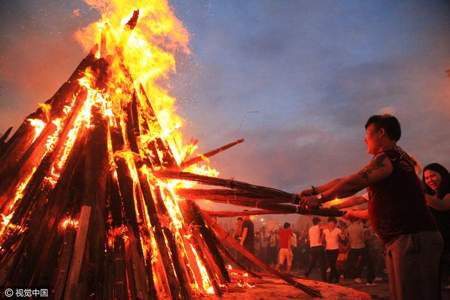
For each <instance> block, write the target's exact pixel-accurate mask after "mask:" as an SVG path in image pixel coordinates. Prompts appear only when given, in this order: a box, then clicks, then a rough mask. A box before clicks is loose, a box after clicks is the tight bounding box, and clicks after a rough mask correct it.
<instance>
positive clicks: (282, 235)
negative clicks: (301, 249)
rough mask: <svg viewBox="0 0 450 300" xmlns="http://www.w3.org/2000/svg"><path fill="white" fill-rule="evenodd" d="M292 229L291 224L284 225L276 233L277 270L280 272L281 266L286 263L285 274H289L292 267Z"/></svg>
mask: <svg viewBox="0 0 450 300" xmlns="http://www.w3.org/2000/svg"><path fill="white" fill-rule="evenodd" d="M292 235H293V232H292V229H291V224H289V223H287V222H286V223H284V225H283V228H281V229H280V230H279V232H278V241H279V249H280V250H279V252H278V265H277V270H278V271H280V270H281V266H283V265H284V262H285V261H286V272H287V273H290V272H291V267H292Z"/></svg>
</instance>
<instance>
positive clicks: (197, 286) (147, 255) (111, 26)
mask: <svg viewBox="0 0 450 300" xmlns="http://www.w3.org/2000/svg"><path fill="white" fill-rule="evenodd" d="M147 2H151V3H146V4H143V5H142V6H141V7H138V8H134V7H131V6H130V4H125V3H120V1H116V2H114V3H113V4H112V6H111V7H109V8H108V9H106V8H105V13H104V15H103V16H102V21H101V22H99V23H97V24H94V25H92V26H90V27H89V28H87V29H86V30H84V31H82V32H80V34H79V37H80V39H82V40H83V42H85V43H86V44H87V43H88V42H90V41H91V40H92V39H90V38H88V37H95V39H96V42H95V45H94V46H93V47H92V48H91V49H90V50H89V54H88V55H87V56H86V57H85V58H84V59H83V60H82V61H81V63H80V64H79V65H78V67H77V68H76V70H75V71H74V72H73V74H72V75H71V76H70V78H69V80H67V81H66V82H65V83H64V84H63V85H62V86H61V88H60V89H59V90H58V91H57V92H56V93H55V95H54V96H53V97H51V98H50V99H49V100H48V101H46V102H45V103H43V104H41V105H40V106H39V108H38V109H37V110H36V111H35V112H33V113H32V114H30V115H29V116H28V117H27V118H26V119H25V120H24V122H23V123H22V124H21V126H20V127H19V128H18V129H17V131H16V132H15V133H14V134H13V135H12V136H11V137H10V138H8V137H9V135H10V133H11V128H10V129H9V130H8V131H7V132H6V133H5V134H4V135H3V136H2V137H1V138H0V157H1V161H2V164H1V166H0V175H1V178H2V180H1V182H0V217H1V220H0V221H1V223H0V285H1V286H5V287H7V286H23V287H36V286H39V287H50V288H51V290H50V296H51V297H53V298H55V299H86V298H98V299H100V298H102V299H189V298H192V297H207V296H220V295H221V294H222V293H223V292H224V291H225V290H226V287H227V285H229V284H230V282H231V279H230V273H229V271H230V268H231V267H230V266H229V265H227V263H226V260H229V261H230V262H231V263H233V264H235V265H237V266H238V267H239V266H240V267H241V268H244V267H243V266H242V265H241V264H240V263H239V262H238V261H237V260H236V259H235V257H233V256H232V255H230V252H229V250H230V249H234V250H236V251H238V252H239V253H241V255H242V256H243V257H244V258H245V259H247V260H249V261H250V262H252V263H253V264H254V265H255V266H256V267H258V268H259V269H261V270H264V271H265V272H268V273H272V274H274V275H276V276H279V277H280V278H282V279H283V280H284V281H286V282H287V283H288V284H290V285H293V286H295V287H297V288H299V289H301V290H302V291H304V292H306V293H307V294H309V295H311V296H320V293H319V292H318V291H317V290H315V289H313V288H311V287H308V286H306V285H304V284H302V283H300V282H299V281H297V280H295V279H294V278H292V277H291V276H289V275H286V274H281V273H279V272H277V271H276V270H274V269H272V268H270V267H269V266H267V265H266V264H265V263H263V262H262V261H260V260H259V259H258V258H256V257H255V256H254V255H253V254H252V253H250V252H248V251H247V250H245V249H244V248H243V247H242V246H240V245H239V243H237V242H236V241H235V240H234V239H233V238H231V237H230V236H229V235H228V234H227V233H226V232H225V231H224V230H223V229H222V228H221V227H220V226H219V225H218V224H217V223H216V222H215V219H214V218H213V216H233V215H239V214H255V215H256V214H267V213H271V214H275V213H278V214H286V213H303V214H321V215H340V214H341V212H339V211H334V210H326V209H319V210H317V209H316V210H312V209H308V208H305V207H299V206H298V205H296V202H298V198H297V196H296V195H295V194H291V193H287V192H284V191H280V190H276V189H272V188H267V187H262V186H256V185H252V184H248V183H244V182H239V181H235V180H229V179H221V178H217V177H216V176H217V175H218V172H217V171H216V170H214V169H212V168H211V167H210V166H209V160H208V158H209V157H212V156H213V155H216V154H217V153H220V152H222V151H224V150H226V149H228V148H230V147H232V146H234V145H237V144H239V143H241V142H242V141H243V140H238V141H236V142H233V143H230V144H227V145H225V146H223V147H220V148H218V149H215V150H213V151H210V152H207V153H205V154H202V155H198V154H195V153H196V151H197V150H196V149H197V148H196V147H197V146H196V144H195V143H192V144H184V143H183V138H182V136H181V133H180V130H179V128H180V127H181V125H182V120H181V118H180V117H179V116H177V115H176V113H175V110H174V99H173V97H171V96H170V95H169V94H168V92H167V91H166V89H165V87H164V80H167V78H168V75H169V74H170V73H171V72H173V71H174V70H175V57H176V54H177V53H178V52H180V51H181V52H184V53H188V52H189V50H188V47H187V44H188V41H189V38H188V34H187V32H186V31H185V29H184V28H183V27H182V25H181V23H180V22H179V21H178V20H177V19H176V17H175V16H174V14H173V13H172V11H171V10H170V7H169V6H168V4H167V3H166V2H165V1H147ZM119 4H120V5H119ZM122 17H125V18H123V19H122ZM91 45H92V44H91ZM200 185H202V186H205V185H208V186H211V185H212V186H214V187H215V188H214V189H208V188H199V186H200ZM218 187H220V188H218ZM202 200H210V201H214V202H220V203H229V204H234V205H241V206H246V207H255V208H257V209H256V210H251V211H247V212H233V211H226V212H211V211H204V210H202V209H201V208H200V206H198V204H197V201H202ZM244 269H245V268H244ZM243 274H245V276H248V274H250V276H252V275H253V276H259V275H258V274H255V273H253V272H251V271H250V270H247V271H246V273H243ZM243 276H244V275H243Z"/></svg>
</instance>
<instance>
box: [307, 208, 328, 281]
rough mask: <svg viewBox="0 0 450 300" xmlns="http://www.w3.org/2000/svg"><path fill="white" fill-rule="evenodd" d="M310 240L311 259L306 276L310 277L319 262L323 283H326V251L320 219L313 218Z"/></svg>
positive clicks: (309, 233)
mask: <svg viewBox="0 0 450 300" xmlns="http://www.w3.org/2000/svg"><path fill="white" fill-rule="evenodd" d="M308 238H309V247H310V253H311V259H310V261H309V266H308V269H307V270H306V272H305V276H306V277H309V274H310V273H311V271H312V270H313V269H314V267H315V266H316V263H317V262H319V268H320V275H321V278H322V280H323V281H326V280H327V274H326V266H325V249H324V247H323V230H322V228H320V218H318V217H314V218H313V226H311V228H309V230H308Z"/></svg>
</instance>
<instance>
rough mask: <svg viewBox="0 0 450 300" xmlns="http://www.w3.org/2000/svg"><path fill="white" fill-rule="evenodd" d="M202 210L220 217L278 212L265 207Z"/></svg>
mask: <svg viewBox="0 0 450 300" xmlns="http://www.w3.org/2000/svg"><path fill="white" fill-rule="evenodd" d="M202 212H203V213H205V214H207V215H208V216H210V217H219V218H230V217H242V216H256V215H275V214H277V212H274V211H273V210H265V209H255V210H244V211H223V210H221V211H213V210H204V209H203V210H202ZM279 214H285V213H284V212H280V213H279Z"/></svg>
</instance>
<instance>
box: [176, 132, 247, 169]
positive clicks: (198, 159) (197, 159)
mask: <svg viewBox="0 0 450 300" xmlns="http://www.w3.org/2000/svg"><path fill="white" fill-rule="evenodd" d="M242 142H244V139H239V140H237V141H234V142H231V143H229V144H226V145H224V146H222V147H219V148H217V149H214V150H211V151H208V152H206V153H204V154H201V155H199V156H196V157H193V158H191V159H189V160H187V161H184V162H182V163H181V165H180V168H181V169H186V168H187V167H189V166H191V165H193V164H196V163H199V162H201V161H204V160H207V159H208V158H209V157H212V156H214V155H216V154H218V153H220V152H223V151H225V150H227V149H229V148H231V147H233V146H236V145H238V144H240V143H242Z"/></svg>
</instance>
